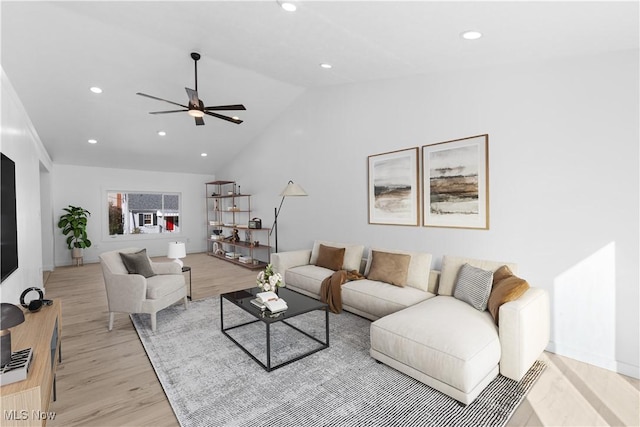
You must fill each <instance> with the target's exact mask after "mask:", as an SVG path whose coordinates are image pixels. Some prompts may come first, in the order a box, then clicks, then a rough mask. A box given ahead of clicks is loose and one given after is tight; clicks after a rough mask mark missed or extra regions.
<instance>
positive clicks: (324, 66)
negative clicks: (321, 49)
mask: <svg viewBox="0 0 640 427" xmlns="http://www.w3.org/2000/svg"><path fill="white" fill-rule="evenodd" d="M320 66H321V67H322V68H325V69H327V70H328V69H329V68H333V65H331V64H327V63H326V62H323V63H322V64H320Z"/></svg>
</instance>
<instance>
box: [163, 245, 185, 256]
mask: <svg viewBox="0 0 640 427" xmlns="http://www.w3.org/2000/svg"><path fill="white" fill-rule="evenodd" d="M186 256H187V250H186V248H185V245H184V243H182V242H169V252H168V253H167V258H173V259H179V258H184V257H186Z"/></svg>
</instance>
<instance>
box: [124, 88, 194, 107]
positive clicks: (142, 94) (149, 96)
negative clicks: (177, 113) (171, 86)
mask: <svg viewBox="0 0 640 427" xmlns="http://www.w3.org/2000/svg"><path fill="white" fill-rule="evenodd" d="M136 95H140V96H146V97H147V98H151V99H155V100H157V101H164V102H168V103H169V104H173V105H177V106H178V107H182V108H187V109H188V108H189V107H187V106H186V105H182V104H178V103H177V102H173V101H167V100H166V99H162V98H158V97H157V96H151V95H147V94H146V93H142V92H137V93H136Z"/></svg>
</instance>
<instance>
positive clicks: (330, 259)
mask: <svg viewBox="0 0 640 427" xmlns="http://www.w3.org/2000/svg"><path fill="white" fill-rule="evenodd" d="M344 251H345V248H334V247H333V246H325V245H323V244H320V247H319V248H318V259H317V260H316V265H317V266H318V267H324V268H328V269H329V270H333V271H338V270H342V263H343V262H344Z"/></svg>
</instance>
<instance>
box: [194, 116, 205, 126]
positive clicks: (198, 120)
mask: <svg viewBox="0 0 640 427" xmlns="http://www.w3.org/2000/svg"><path fill="white" fill-rule="evenodd" d="M195 119H196V126H204V119H203V118H202V117H195Z"/></svg>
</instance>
